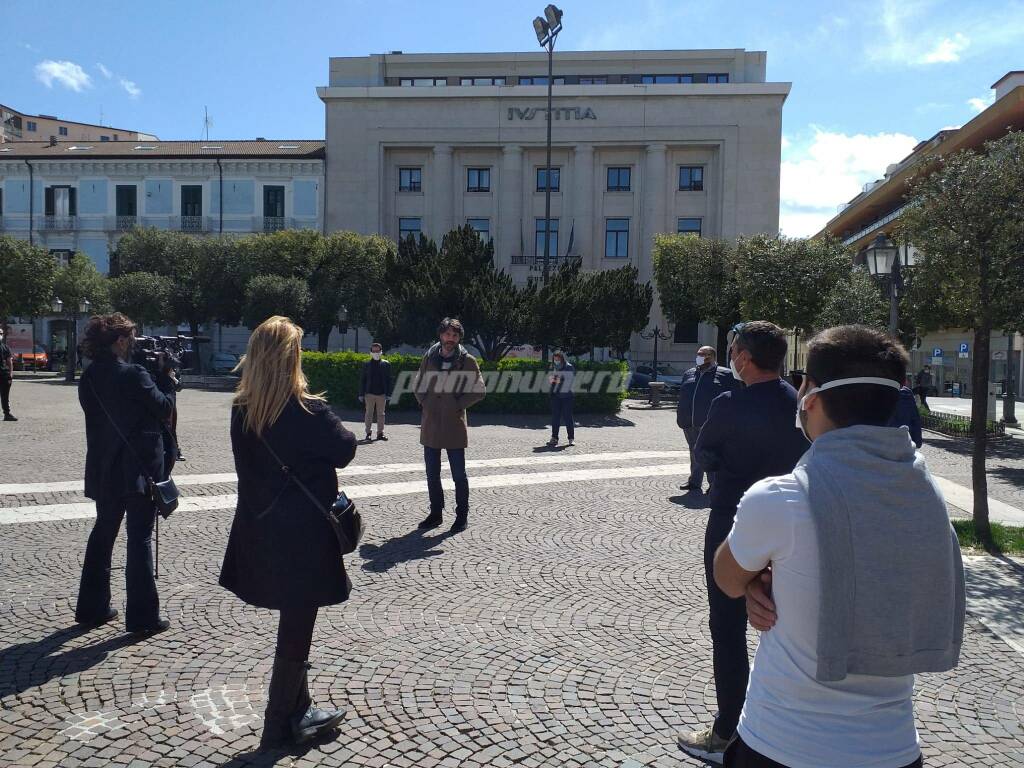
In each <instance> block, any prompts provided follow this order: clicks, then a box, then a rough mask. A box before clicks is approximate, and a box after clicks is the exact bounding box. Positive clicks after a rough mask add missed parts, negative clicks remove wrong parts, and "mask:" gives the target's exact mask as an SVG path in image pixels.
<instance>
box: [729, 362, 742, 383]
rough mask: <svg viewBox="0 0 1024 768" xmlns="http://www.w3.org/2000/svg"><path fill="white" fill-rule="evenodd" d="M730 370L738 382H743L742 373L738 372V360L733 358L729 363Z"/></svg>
mask: <svg viewBox="0 0 1024 768" xmlns="http://www.w3.org/2000/svg"><path fill="white" fill-rule="evenodd" d="M729 370H730V371H732V376H733V378H734V379H736V381H743V377H742V376H740V372H739V371H738V370H736V359H735V358H733V359H732V360H730V361H729Z"/></svg>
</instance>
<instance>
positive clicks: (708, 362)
mask: <svg viewBox="0 0 1024 768" xmlns="http://www.w3.org/2000/svg"><path fill="white" fill-rule="evenodd" d="M739 388H740V384H739V382H738V381H736V379H735V378H734V377H733V375H732V372H731V371H730V370H729V369H728V368H722V367H721V366H719V365H717V361H716V359H715V348H714V347H708V346H703V347H701V348H700V349H698V350H697V365H696V367H694V368H691V369H690V370H688V371H687V372H686V373H684V374H683V381H682V384H681V385H680V387H679V405H678V406H677V407H676V424H678V425H679V428H680V429H681V430H683V435H684V436H685V437H686V447H687V448H688V449H689V450H690V478H689V480H687V481H686V484H685V485H681V486H679V488H680V489H681V490H684V491H699V490H701V488H702V487H703V485H704V468H703V467H701V465H700V462H699V461H697V457H696V454H695V453H694V450H693V446H694V445H695V444H696V443H697V435H699V434H700V428H701V427H703V426H704V422H705V421H707V419H708V411H709V410H711V401H712V400H714V399H715V398H716V397H718V396H719V395H721V394H723V393H725V392H733V391H735V390H737V389H739ZM710 479H711V478H710V477H709V478H708V480H709V481H710Z"/></svg>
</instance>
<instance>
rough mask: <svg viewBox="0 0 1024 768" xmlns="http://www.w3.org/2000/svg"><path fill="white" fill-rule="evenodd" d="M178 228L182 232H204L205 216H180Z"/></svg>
mask: <svg viewBox="0 0 1024 768" xmlns="http://www.w3.org/2000/svg"><path fill="white" fill-rule="evenodd" d="M180 228H181V231H182V232H205V231H206V217H205V216H181V217H180Z"/></svg>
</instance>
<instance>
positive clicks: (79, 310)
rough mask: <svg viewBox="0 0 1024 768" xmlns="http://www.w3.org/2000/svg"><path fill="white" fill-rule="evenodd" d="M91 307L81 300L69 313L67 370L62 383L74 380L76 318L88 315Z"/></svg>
mask: <svg viewBox="0 0 1024 768" xmlns="http://www.w3.org/2000/svg"><path fill="white" fill-rule="evenodd" d="M58 302H59V303H60V304H61V306H63V304H64V302H62V301H60V299H56V300H55V301H54V304H55V305H56V304H57V303H58ZM91 306H92V303H91V302H90V301H89V300H88V299H82V300H81V301H80V302H79V303H78V306H77V307H75V308H74V310H73V311H72V312H71V327H70V328H68V356H67V357H68V359H67V370H65V371H64V381H69V382H70V381H74V380H75V369H76V368H77V367H78V317H79V315H87V314H89V308H90V307H91Z"/></svg>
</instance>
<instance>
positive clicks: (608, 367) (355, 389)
mask: <svg viewBox="0 0 1024 768" xmlns="http://www.w3.org/2000/svg"><path fill="white" fill-rule="evenodd" d="M369 359H370V356H369V355H368V354H365V353H357V352H327V353H323V352H303V354H302V369H303V371H304V372H305V374H306V377H307V378H308V379H309V388H310V391H311V392H326V393H327V397H328V399H329V400H330V401H331V403H333V404H334V405H338V406H341V407H344V408H358V407H359V405H360V404H359V377H360V375H361V373H362V369H363V364H364V363H365V362H366V361H367V360H369ZM384 359H386V360H387V361H388V362H390V363H391V376H392V379H394V380H397V378H398V376H399V375H400V374H401V373H402V372H403V371H410V372H413V373H414V372H416V371H417V370H419V366H420V360H421V359H422V357H421V356H420V355H385V357H384ZM480 369H481V370H482V371H484V376H485V377H488V378H491V377H493V376H494V374H493V373H492V374H490V376H488V372H494V371H501V372H505V371H508V372H517V371H519V372H522V373H523V374H524V375H525V374H532V375H536V372H543V371H545V370H546V369H547V367H546V366H545V364H544V363H542V362H540V361H539V360H522V359H518V358H505V359H503V360H500V361H498V363H497V364H495V363H493V362H487V361H481V362H480ZM576 371H577V372H581V371H593V372H595V373H596V372H606V373H607V374H608V377H609V378H612V379H614V378H615V377H616V376H623V377H624V376H625V375H626V374H627V365H626V363H625V362H623V361H618V360H615V361H611V362H605V363H598V362H591V361H588V360H584V361H580V362H578V363H576ZM493 383H494V382H491V386H489V387H488V389H489V390H490V389H491V387H492V386H493ZM509 383H510V382H509V381H508V380H505V381H503V382H502V385H503V386H504V387H505V388H506V390H507V389H508V388H509ZM601 389H602V390H604V391H601V392H597V393H589V392H587V393H577V395H576V402H575V411H576V412H577V413H599V414H610V413H618V411H619V408H620V407H621V404H622V401H623V400H624V399H625V397H626V393H625V392H618V391H614V390H613V391H607V390H608V389H609V387H608V386H607V384H606V385H605V386H603V387H601ZM389 407H390V408H392V409H397V410H408V409H415V408H418V407H419V406H418V405H417V404H416V401H415V398H414V396H413V395H412V393H411V392H409V393H405V394H403V395H402V397H401V399H400V400H399V402H397V403H391V404H390V405H389ZM550 409H551V401H550V395H548V393H547V390H546V388H545V390H544V391H542V392H525V393H521V392H515V391H513V392H509V391H504V392H495V391H488V393H487V397H485V398H484V399H483V400H482V401H481V402H479V403H477V404H476V405H474V406H473V408H472V410H473V411H475V412H477V413H525V414H535V413H548V412H549V411H550Z"/></svg>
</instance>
